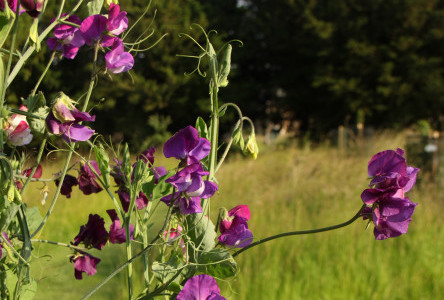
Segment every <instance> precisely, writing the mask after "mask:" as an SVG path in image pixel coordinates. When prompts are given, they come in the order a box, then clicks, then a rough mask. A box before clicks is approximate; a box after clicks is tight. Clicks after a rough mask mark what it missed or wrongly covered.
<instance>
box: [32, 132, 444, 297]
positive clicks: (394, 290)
mask: <svg viewBox="0 0 444 300" xmlns="http://www.w3.org/2000/svg"><path fill="white" fill-rule="evenodd" d="M403 142H404V141H403V139H402V137H401V136H398V137H397V138H392V137H391V136H388V135H384V136H381V137H379V138H377V139H374V140H372V141H371V142H370V141H369V142H368V143H367V148H366V150H365V151H363V153H358V152H356V151H352V152H349V153H342V154H341V153H338V151H337V150H335V149H331V148H328V147H319V148H317V149H314V150H311V151H307V150H300V149H296V148H288V149H283V150H273V149H268V150H267V151H263V153H261V154H260V155H259V157H258V159H257V160H256V161H253V160H250V159H246V158H242V157H241V156H236V155H234V156H232V157H230V159H229V160H228V161H227V163H226V164H225V165H224V167H223V168H222V169H221V170H220V172H219V173H218V176H217V177H218V180H219V193H218V195H216V196H215V197H214V198H213V199H212V208H213V211H216V210H217V208H218V207H220V206H224V207H226V208H227V209H230V208H231V207H233V206H235V205H238V204H248V206H249V207H250V210H251V216H252V217H251V220H250V221H249V228H250V229H251V230H252V231H253V233H254V236H255V238H264V237H267V236H269V235H273V234H277V233H280V232H285V231H294V230H302V229H312V228H316V227H324V226H329V225H334V224H337V223H341V222H343V221H346V220H348V219H349V218H351V217H352V216H353V215H354V214H355V213H356V211H357V210H358V209H359V208H360V206H361V204H362V202H361V200H360V194H361V192H362V190H363V189H364V188H365V187H366V184H367V182H368V179H367V176H366V171H367V170H366V167H367V161H368V160H369V159H370V157H371V156H372V155H373V154H374V153H376V152H377V151H380V150H384V149H389V148H391V149H394V148H396V147H397V146H403ZM159 152H160V151H159ZM159 156H160V154H159ZM56 171H57V170H55V169H54V172H56ZM45 175H46V177H49V176H50V175H51V170H48V168H46V169H45V173H44V176H45ZM422 175H423V174H421V173H420V175H419V176H422ZM39 187H40V185H39V184H34V185H33V186H32V187H30V188H29V190H28V197H27V199H31V200H30V206H32V205H39V207H40V211H41V213H42V214H43V213H45V212H46V210H47V207H48V206H49V203H46V204H45V206H44V207H42V206H41V204H40V198H41V196H40V194H39V192H38V188H39ZM51 188H52V189H53V190H54V188H53V186H51ZM409 197H410V198H411V199H412V200H413V202H416V203H419V204H418V206H417V208H416V211H415V214H414V216H413V221H412V222H411V224H410V228H409V233H408V234H407V235H404V236H401V237H399V238H395V239H389V240H385V241H375V240H374V236H373V229H372V226H371V227H370V228H369V229H367V230H366V224H367V223H366V222H364V221H362V220H357V221H356V222H355V223H353V224H352V225H349V226H348V227H345V228H342V229H339V230H335V231H330V232H324V233H319V234H315V235H306V236H292V237H287V238H283V239H278V240H274V241H271V242H269V243H266V244H263V245H260V246H257V247H255V248H252V249H251V250H249V251H246V252H244V253H242V254H240V255H239V256H238V257H237V262H238V266H239V274H238V276H237V277H236V278H235V279H232V280H228V281H219V284H220V286H221V289H222V294H223V295H224V296H225V297H226V298H227V299H338V300H339V299H392V300H394V299H444V254H443V249H444V230H443V229H442V227H443V220H442V212H443V206H444V198H443V195H442V194H441V193H440V191H439V190H438V189H437V188H436V187H435V186H434V185H433V184H430V183H428V182H427V180H425V179H423V180H422V182H421V186H419V187H415V188H414V190H413V191H412V192H410V193H409ZM48 199H49V200H50V199H51V198H50V197H49V198H48ZM47 202H49V201H47ZM109 208H112V202H111V200H109V199H107V198H106V195H105V193H103V192H102V193H100V194H96V195H91V196H83V195H82V194H81V193H80V192H79V191H78V190H76V191H75V192H74V193H73V195H72V198H71V199H66V198H65V197H63V196H62V197H61V198H60V199H59V200H58V203H57V204H56V208H55V210H54V213H53V215H52V216H51V218H50V219H49V221H48V223H47V225H46V226H45V228H44V230H43V232H42V233H41V235H40V237H39V238H42V239H43V238H44V239H49V240H55V241H60V242H65V243H68V242H69V241H71V240H72V239H73V237H74V236H75V235H76V234H77V233H78V230H79V227H80V225H82V224H84V223H86V221H87V218H88V214H89V213H98V214H100V215H101V216H103V217H104V218H105V219H107V216H106V213H105V209H109ZM107 221H108V220H107ZM108 224H109V221H108V223H107V226H108ZM153 233H154V234H155V231H153ZM69 254H70V251H69V249H67V248H63V247H58V246H52V245H46V244H41V245H37V246H36V251H34V258H33V263H32V266H33V271H32V272H33V276H34V277H35V278H36V279H37V280H38V281H39V287H38V292H37V299H58V298H60V299H79V298H80V297H81V296H82V295H84V294H85V293H86V292H88V291H89V290H90V289H92V288H93V287H94V286H95V285H96V284H98V283H99V282H100V281H101V280H102V279H103V278H104V277H105V276H106V275H108V274H109V273H110V272H112V270H113V269H114V268H115V267H116V266H118V265H119V264H121V263H122V262H124V261H125V257H126V255H125V252H124V248H123V247H121V246H119V245H112V246H111V247H106V248H104V250H103V251H95V252H92V254H93V255H96V256H98V257H100V258H101V259H102V262H101V263H100V264H99V266H98V273H97V274H96V275H95V276H86V275H84V279H83V280H81V281H79V280H75V279H74V269H73V265H72V264H71V263H69V261H68V256H69ZM138 267H139V268H140V266H138ZM124 276H125V272H122V273H121V274H119V275H118V276H116V277H115V278H114V279H112V280H111V281H110V282H109V283H108V284H107V285H106V286H104V287H103V288H102V289H100V290H99V291H98V292H97V294H95V295H94V296H93V297H92V298H91V299H125V297H126V281H125V277H124ZM139 276H140V277H141V273H139ZM141 280H142V278H136V281H138V282H140V281H141ZM138 289H140V286H138V287H137V288H136V290H138Z"/></svg>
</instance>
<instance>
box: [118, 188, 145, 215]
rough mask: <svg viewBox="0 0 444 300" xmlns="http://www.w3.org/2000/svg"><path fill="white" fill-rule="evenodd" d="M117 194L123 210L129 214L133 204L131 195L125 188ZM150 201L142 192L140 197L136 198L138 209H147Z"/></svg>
mask: <svg viewBox="0 0 444 300" xmlns="http://www.w3.org/2000/svg"><path fill="white" fill-rule="evenodd" d="M116 193H117V195H119V199H120V203H121V204H122V208H123V210H124V211H125V212H127V211H128V209H129V205H130V203H131V199H130V195H129V194H128V192H127V191H126V190H125V189H124V188H122V189H119V190H118V191H117V192H116ZM148 201H149V199H148V197H147V196H146V195H145V194H144V193H143V192H140V193H139V196H138V197H137V198H136V206H137V209H142V208H144V207H146V206H147V204H148Z"/></svg>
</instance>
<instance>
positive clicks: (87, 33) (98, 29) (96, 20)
mask: <svg viewBox="0 0 444 300" xmlns="http://www.w3.org/2000/svg"><path fill="white" fill-rule="evenodd" d="M107 22H108V19H107V18H106V17H105V16H102V15H92V16H89V17H88V18H86V19H85V20H83V22H82V24H81V25H80V32H81V33H82V36H83V39H84V40H85V43H86V44H87V45H88V46H92V45H94V43H95V42H96V41H98V40H99V39H100V38H101V37H102V34H103V33H104V31H105V30H106V26H107Z"/></svg>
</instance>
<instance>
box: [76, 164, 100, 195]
mask: <svg viewBox="0 0 444 300" xmlns="http://www.w3.org/2000/svg"><path fill="white" fill-rule="evenodd" d="M89 163H90V165H91V166H92V167H93V168H94V170H95V171H96V172H97V174H98V175H99V176H101V175H102V174H101V173H100V169H99V166H98V164H97V162H96V161H95V160H90V161H89ZM96 178H97V177H96V175H95V174H94V172H93V171H92V170H91V168H90V167H89V166H88V164H86V163H85V164H83V165H82V166H81V167H80V172H79V189H80V190H81V191H82V192H83V194H85V195H90V194H93V193H98V192H100V191H102V190H103V188H102V187H101V186H100V185H99V184H98V183H97V182H96V180H95V179H96Z"/></svg>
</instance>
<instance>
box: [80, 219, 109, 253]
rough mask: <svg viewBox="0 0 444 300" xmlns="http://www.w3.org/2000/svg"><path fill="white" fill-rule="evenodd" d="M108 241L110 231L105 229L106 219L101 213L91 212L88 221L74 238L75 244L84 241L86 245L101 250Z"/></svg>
mask: <svg viewBox="0 0 444 300" xmlns="http://www.w3.org/2000/svg"><path fill="white" fill-rule="evenodd" d="M107 241H108V232H107V231H106V229H105V221H104V220H103V218H102V217H100V216H99V215H92V214H89V219H88V223H86V225H82V226H81V227H80V231H79V234H78V235H77V236H76V237H75V238H74V242H73V243H72V244H73V245H74V246H77V245H79V244H80V243H83V244H84V245H85V247H87V248H90V247H93V248H96V249H99V250H101V249H102V247H103V246H105V244H106V242H107Z"/></svg>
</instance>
